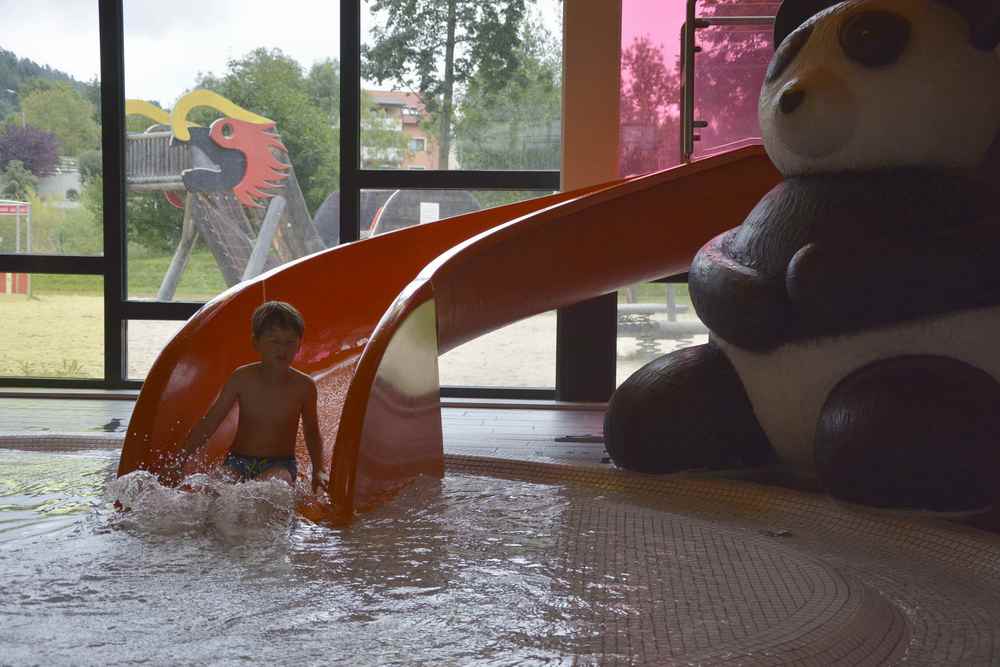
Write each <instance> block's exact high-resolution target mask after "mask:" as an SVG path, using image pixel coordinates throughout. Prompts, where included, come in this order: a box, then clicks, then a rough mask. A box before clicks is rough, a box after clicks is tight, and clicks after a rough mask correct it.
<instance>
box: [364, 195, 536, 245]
mask: <svg viewBox="0 0 1000 667" xmlns="http://www.w3.org/2000/svg"><path fill="white" fill-rule="evenodd" d="M550 194H552V192H551V191H548V190H546V191H539V190H362V191H361V212H360V217H361V238H368V237H369V236H377V235H379V234H385V233H386V232H391V231H395V230H397V229H402V228H404V227H411V226H413V225H417V224H424V223H427V222H434V221H435V220H443V219H444V218H451V217H454V216H456V215H462V214H463V213H471V212H473V211H479V210H481V209H485V208H493V207H494V206H503V205H504V204H513V203H514V202H519V201H525V200H527V199H534V198H535V197H544V196H545V195H550Z"/></svg>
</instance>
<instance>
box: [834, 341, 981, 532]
mask: <svg viewBox="0 0 1000 667" xmlns="http://www.w3.org/2000/svg"><path fill="white" fill-rule="evenodd" d="M998 450H1000V384H998V383H997V381H996V380H994V379H993V378H992V377H991V376H990V375H988V374H987V373H985V372H983V371H981V370H979V369H978V368H975V367H973V366H970V365H968V364H965V363H963V362H960V361H957V360H954V359H949V358H946V357H938V356H906V357H896V358H892V359H887V360H883V361H879V362H875V363H872V364H870V365H868V366H865V367H863V368H861V369H860V370H858V371H856V372H854V373H852V374H851V375H850V376H848V377H847V378H845V379H844V380H842V381H841V382H840V384H838V385H837V386H836V387H835V388H834V390H833V391H832V392H831V393H830V396H829V397H828V398H827V401H826V404H825V405H824V407H823V411H822V413H821V416H820V419H819V424H818V427H817V433H816V467H817V471H818V473H819V476H820V479H821V481H822V482H823V483H824V485H825V486H826V488H827V489H828V490H829V491H830V493H831V494H832V495H834V496H835V497H838V498H841V499H843V500H848V501H851V502H857V503H862V504H865V505H871V506H876V507H891V508H908V509H919V510H932V511H937V512H963V511H970V510H977V509H980V508H984V507H987V506H989V505H990V504H992V503H993V501H994V498H995V496H996V494H997V491H998V488H1000V484H998V482H1000V467H998V465H997V463H998V462H1000V457H998V455H997V452H998Z"/></svg>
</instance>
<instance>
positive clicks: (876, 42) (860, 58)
mask: <svg viewBox="0 0 1000 667" xmlns="http://www.w3.org/2000/svg"><path fill="white" fill-rule="evenodd" d="M909 42H910V22H909V21H907V20H906V19H905V18H903V17H902V16H899V15H898V14H893V13H891V12H883V11H871V12H861V13H859V14H855V15H854V16H851V17H850V18H848V19H847V20H846V21H844V25H842V26H841V27H840V47H841V48H842V49H843V50H844V53H845V54H847V57H848V58H850V59H851V60H853V61H855V62H857V63H860V64H862V65H864V66H865V67H884V66H885V65H891V64H892V63H894V62H896V61H897V60H899V57H900V56H902V55H903V52H904V51H905V50H906V45H907V44H909Z"/></svg>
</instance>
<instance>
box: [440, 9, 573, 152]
mask: <svg viewBox="0 0 1000 667" xmlns="http://www.w3.org/2000/svg"><path fill="white" fill-rule="evenodd" d="M516 55H517V60H518V62H519V64H520V67H519V69H518V71H517V72H516V73H515V74H514V75H513V76H511V77H510V79H508V81H507V82H506V84H505V85H503V86H502V87H501V88H499V89H496V88H495V87H494V86H493V82H492V81H490V80H488V79H487V78H486V73H485V72H477V73H476V75H475V76H473V77H472V78H471V79H470V81H469V84H468V90H467V92H466V94H465V95H464V97H463V98H462V103H461V105H460V106H459V108H458V110H457V111H458V114H457V120H456V123H455V143H456V146H457V148H458V158H459V160H460V161H461V163H462V166H463V168H466V169H558V168H559V164H560V144H561V129H560V121H561V117H562V52H561V49H560V45H559V43H558V41H557V40H555V39H554V38H553V36H552V34H551V33H550V32H549V31H548V30H546V29H545V27H544V26H542V25H541V24H540V22H535V21H525V23H524V27H523V31H522V36H521V40H520V46H519V47H518V53H517V54H516Z"/></svg>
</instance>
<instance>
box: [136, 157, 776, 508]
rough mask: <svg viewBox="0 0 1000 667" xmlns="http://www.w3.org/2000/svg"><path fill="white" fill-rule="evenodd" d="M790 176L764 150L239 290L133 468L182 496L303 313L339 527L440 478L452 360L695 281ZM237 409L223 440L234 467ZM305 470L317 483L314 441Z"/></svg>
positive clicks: (381, 239)
mask: <svg viewBox="0 0 1000 667" xmlns="http://www.w3.org/2000/svg"><path fill="white" fill-rule="evenodd" d="M779 179H780V177H779V175H778V173H777V172H776V170H775V169H774V167H773V166H772V165H771V163H770V161H769V160H768V158H767V157H766V155H765V154H764V152H763V150H762V149H761V148H760V147H750V148H743V149H740V150H737V151H733V152H731V153H727V154H724V155H718V156H714V157H711V158H707V159H705V160H701V161H698V162H695V163H692V164H690V165H685V166H681V167H677V168H674V169H669V170H666V171H662V172H658V173H656V174H651V175H648V176H643V177H639V178H633V179H628V180H624V181H615V182H612V183H607V184H604V185H600V186H595V187H591V188H585V189H582V190H576V191H572V192H567V193H562V194H558V195H552V196H549V197H543V198H539V199H535V200H531V201H528V202H522V203H518V204H513V205H509V206H504V207H500V208H496V209H490V210H487V211H480V212H477V213H472V214H468V215H464V216H459V217H456V218H452V219H449V220H443V221H439V222H436V223H432V224H428V225H421V226H417V227H411V228H408V229H403V230H399V231H397V232H393V233H390V234H386V235H384V236H378V237H374V238H371V239H367V240H365V241H360V242H356V243H350V244H346V245H343V246H340V247H338V248H334V249H331V250H327V251H325V252H322V253H318V254H316V255H313V256H310V257H307V258H304V259H301V260H298V261H296V262H293V263H290V264H287V265H285V266H283V267H280V268H278V269H275V270H274V271H271V272H269V273H266V274H263V275H262V276H260V277H258V278H256V279H254V280H252V281H249V282H246V283H242V284H240V285H237V286H235V287H233V288H232V289H230V290H228V291H227V292H224V293H223V294H221V295H219V296H218V297H217V298H215V299H214V300H213V301H211V302H210V303H208V304H206V305H205V307H204V308H202V309H201V310H200V311H198V313H196V314H195V315H194V316H193V317H192V318H191V320H189V321H188V322H187V323H186V324H185V326H184V327H183V328H182V329H181V331H180V332H179V333H178V334H177V335H176V336H175V337H174V338H173V340H171V341H170V343H168V345H167V346H166V347H165V348H164V350H163V352H162V353H161V354H160V356H159V358H158V359H157V360H156V362H155V363H154V364H153V367H152V369H151V370H150V372H149V375H148V376H147V379H146V382H145V383H144V385H143V389H142V392H141V393H140V395H139V399H138V402H137V403H136V407H135V410H134V411H133V414H132V420H131V422H130V424H129V428H128V431H127V434H126V439H125V445H124V448H123V450H122V457H121V461H120V463H119V467H118V474H119V475H123V474H125V473H128V472H131V471H133V470H136V469H146V470H150V471H152V472H154V473H157V474H159V475H160V476H161V478H163V479H164V481H166V482H170V483H173V482H176V481H177V477H178V473H177V471H176V470H175V469H174V467H173V466H171V465H170V462H171V459H172V456H173V454H174V453H175V451H176V450H177V448H178V447H179V445H180V443H181V442H182V441H183V439H184V437H185V436H186V434H187V433H188V431H190V429H191V428H192V426H193V425H194V424H195V423H196V422H197V420H198V419H200V418H201V416H202V415H204V414H205V412H206V411H207V410H208V408H209V407H210V405H211V403H212V401H213V400H214V398H215V396H216V395H217V394H218V392H219V390H220V388H221V387H222V384H223V383H224V382H225V380H226V378H227V377H228V376H229V374H230V373H231V372H232V370H233V369H234V368H236V367H237V366H240V365H242V364H245V363H249V362H251V361H253V360H254V352H253V348H252V345H251V342H250V324H249V323H250V314H251V313H252V312H253V310H254V308H256V307H257V305H259V304H260V303H262V302H263V301H265V300H269V299H280V300H286V301H289V302H291V303H293V304H295V306H296V307H297V308H299V310H301V312H302V313H303V315H304V317H305V320H306V334H305V338H304V340H303V345H302V349H301V351H300V353H299V356H298V357H297V358H296V362H295V365H296V367H298V368H300V369H301V370H303V371H305V372H307V373H309V374H310V375H312V376H313V377H314V378H315V379H316V381H317V385H318V387H319V402H320V405H319V414H320V427H321V432H322V434H323V438H324V443H325V447H324V450H325V451H324V458H325V460H324V463H323V465H324V466H332V475H331V481H330V486H329V488H328V491H329V496H330V499H331V500H332V508H327V509H328V511H329V512H332V514H331V515H330V517H331V518H339V519H341V520H343V519H349V518H350V517H351V516H353V514H354V512H355V511H356V510H358V509H362V508H364V507H366V506H368V505H370V504H373V503H377V502H378V501H379V500H380V499H381V498H384V497H385V496H386V495H388V494H391V493H392V492H394V490H395V489H396V488H398V487H399V486H400V485H401V484H402V483H404V482H405V480H407V479H409V478H411V477H412V476H414V475H415V474H420V473H426V474H435V475H440V474H442V472H443V448H442V439H441V419H440V400H439V384H438V373H437V357H438V355H439V354H442V353H444V352H446V351H448V350H450V349H453V348H454V347H456V346H458V345H460V344H461V343H463V342H465V341H468V340H471V339H472V338H475V337H476V336H479V335H481V334H484V333H487V332H489V331H492V330H495V329H497V328H500V327H502V326H504V325H506V324H509V323H511V322H515V321H517V320H520V319H523V318H525V317H529V316H531V315H535V314H538V313H541V312H545V311H547V310H551V309H553V308H558V307H562V306H566V305H569V304H572V303H575V302H578V301H581V300H583V299H586V298H590V297H594V296H598V295H601V294H606V293H608V292H611V291H614V290H616V289H618V288H620V287H623V286H626V285H630V284H633V283H636V282H642V281H646V280H651V279H655V278H658V277H661V276H665V275H670V274H676V273H682V272H684V271H686V270H687V268H688V266H689V265H690V262H691V259H692V257H693V256H694V253H695V252H696V251H697V249H698V248H699V247H700V246H701V245H702V244H704V243H705V242H706V241H708V240H709V239H710V238H712V237H713V236H715V235H716V234H718V233H720V232H722V231H724V230H725V229H728V228H730V227H732V226H734V225H736V224H739V223H740V222H741V221H742V220H743V218H744V217H745V216H746V214H747V213H748V212H749V210H750V209H751V208H752V207H753V206H754V204H756V202H757V201H758V200H759V199H760V197H761V196H762V195H763V194H764V193H765V192H767V191H768V190H769V189H770V188H771V187H773V186H774V185H775V184H776V183H777V182H778V181H779ZM236 411H237V408H234V409H233V413H231V414H230V415H229V417H228V418H227V419H226V421H225V422H224V423H223V425H222V426H221V427H220V428H219V430H218V431H217V432H216V434H215V435H214V436H213V437H212V438H211V439H210V440H209V442H208V445H207V449H208V459H209V460H210V461H212V462H217V461H219V460H221V458H222V457H223V456H224V454H225V451H226V449H227V447H228V445H229V443H230V441H231V440H232V437H233V435H234V433H235V423H236ZM297 456H298V458H299V461H300V470H302V473H301V474H309V466H308V464H307V462H308V457H307V455H306V453H305V448H304V445H303V443H302V441H301V437H300V442H299V443H298V450H297Z"/></svg>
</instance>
